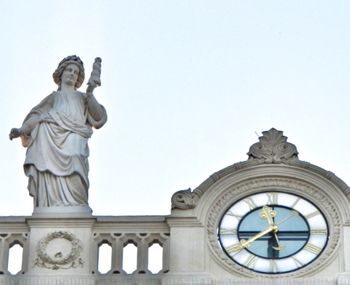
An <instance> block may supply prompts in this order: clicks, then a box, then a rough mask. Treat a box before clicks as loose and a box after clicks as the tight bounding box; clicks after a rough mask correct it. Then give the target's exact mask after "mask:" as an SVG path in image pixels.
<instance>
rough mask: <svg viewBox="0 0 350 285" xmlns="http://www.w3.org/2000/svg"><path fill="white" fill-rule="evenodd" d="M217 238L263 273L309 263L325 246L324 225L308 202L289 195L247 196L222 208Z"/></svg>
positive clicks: (242, 261)
mask: <svg viewBox="0 0 350 285" xmlns="http://www.w3.org/2000/svg"><path fill="white" fill-rule="evenodd" d="M217 235H218V241H219V244H220V246H221V248H222V250H223V251H224V252H225V254H226V255H227V256H228V257H229V258H230V259H231V260H232V261H234V262H235V263H236V264H238V265H239V266H242V267H244V268H246V269H248V270H252V271H254V272H258V273H263V274H283V273H288V272H293V271H297V270H300V269H301V268H304V267H305V266H308V265H309V264H310V263H312V262H313V261H315V260H316V259H317V258H318V257H319V256H320V255H321V254H322V252H323V250H324V249H325V248H326V246H327V242H328V238H329V229H328V224H327V221H326V219H325V216H324V215H323V213H322V212H321V211H320V209H319V208H318V207H317V206H316V205H315V204H313V203H312V202H311V201H309V200H307V199H305V198H303V197H301V196H298V195H294V194H290V193H284V192H272V191H271V192H264V193H257V194H252V195H249V196H246V197H244V198H242V199H240V200H238V201H236V202H235V203H233V204H232V205H231V206H229V208H228V209H227V210H226V211H225V212H224V214H223V216H222V218H221V221H220V223H219V226H218V231H217Z"/></svg>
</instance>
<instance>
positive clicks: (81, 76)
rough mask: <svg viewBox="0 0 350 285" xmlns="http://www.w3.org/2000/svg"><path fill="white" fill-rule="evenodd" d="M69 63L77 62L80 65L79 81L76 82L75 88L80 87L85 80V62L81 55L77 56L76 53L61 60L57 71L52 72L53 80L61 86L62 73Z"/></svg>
mask: <svg viewBox="0 0 350 285" xmlns="http://www.w3.org/2000/svg"><path fill="white" fill-rule="evenodd" d="M69 64H75V65H77V66H78V67H79V75H78V79H77V82H76V84H75V88H79V87H80V86H81V85H82V84H83V82H84V78H85V72H84V63H83V62H82V60H81V59H80V58H79V56H76V55H70V56H67V57H66V58H64V59H62V60H61V62H60V63H59V64H58V66H57V68H56V70H55V72H54V73H53V74H52V77H53V80H54V81H55V83H56V84H57V85H58V86H61V77H62V73H63V71H64V70H65V68H66V67H67V66H68V65H69Z"/></svg>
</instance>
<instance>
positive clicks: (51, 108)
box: [9, 55, 107, 209]
mask: <svg viewBox="0 0 350 285" xmlns="http://www.w3.org/2000/svg"><path fill="white" fill-rule="evenodd" d="M100 73H101V59H100V58H96V59H95V63H94V65H93V71H92V73H91V78H90V79H89V82H88V87H87V91H86V93H83V92H80V91H77V88H79V87H80V86H81V85H82V83H83V81H84V77H85V73H84V65H83V62H82V61H81V59H80V58H79V57H78V56H75V55H73V56H68V57H66V58H64V59H63V60H62V61H61V62H60V63H59V65H58V67H57V69H56V71H55V72H54V73H53V75H52V76H53V79H54V81H55V83H56V84H57V85H58V90H57V91H54V92H53V93H51V94H50V95H49V96H47V97H46V98H44V99H43V100H42V101H41V102H40V103H39V104H38V105H37V106H35V107H34V108H33V109H32V110H31V111H30V112H29V114H28V115H27V116H26V118H25V119H24V122H23V124H22V127H20V128H13V129H11V132H10V135H9V136H10V139H11V140H12V139H14V138H18V137H21V139H22V145H23V146H24V147H27V153H26V159H25V162H24V172H25V174H26V176H28V178H29V181H28V190H29V194H30V195H31V196H32V197H33V198H34V209H35V208H36V207H39V208H46V207H67V206H84V207H86V206H87V207H88V189H89V179H88V172H89V164H88V156H89V148H88V139H89V138H90V137H91V135H92V132H93V131H92V127H94V128H96V129H98V128H100V127H102V126H103V125H104V124H105V123H106V121H107V113H106V110H105V108H104V107H103V106H102V105H100V104H99V103H98V102H97V100H96V98H95V97H94V95H93V91H94V89H95V87H97V86H100V84H101V82H100Z"/></svg>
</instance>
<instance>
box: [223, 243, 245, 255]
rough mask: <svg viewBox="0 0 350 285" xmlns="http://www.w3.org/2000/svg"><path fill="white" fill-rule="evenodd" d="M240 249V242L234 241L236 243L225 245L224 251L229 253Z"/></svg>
mask: <svg viewBox="0 0 350 285" xmlns="http://www.w3.org/2000/svg"><path fill="white" fill-rule="evenodd" d="M242 249H243V246H242V245H241V244H240V243H236V244H233V245H230V246H228V247H226V251H227V252H228V253H230V254H231V253H238V252H240V251H241V250H242Z"/></svg>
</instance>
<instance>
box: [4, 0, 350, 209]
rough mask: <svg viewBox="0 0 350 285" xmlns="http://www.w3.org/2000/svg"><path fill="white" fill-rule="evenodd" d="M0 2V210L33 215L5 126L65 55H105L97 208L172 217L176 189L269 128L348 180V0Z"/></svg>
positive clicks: (96, 144) (40, 91) (94, 165)
mask: <svg viewBox="0 0 350 285" xmlns="http://www.w3.org/2000/svg"><path fill="white" fill-rule="evenodd" d="M0 11H1V17H0V35H1V44H0V54H1V56H2V58H1V62H2V68H1V76H0V86H1V87H2V88H1V89H2V90H1V93H0V94H1V95H0V96H1V106H0V108H1V119H2V124H1V136H0V144H1V147H0V151H1V154H0V157H1V160H2V169H1V206H0V215H30V214H31V213H32V210H33V208H32V198H31V197H30V196H29V195H28V191H27V188H26V187H27V178H26V177H25V175H24V173H23V169H22V164H23V161H24V157H25V149H24V148H23V147H22V146H21V144H20V141H19V140H15V141H10V140H9V139H8V134H9V131H10V129H11V128H12V127H20V126H21V123H22V121H23V119H24V117H25V115H26V114H27V112H28V111H29V110H30V109H31V108H32V107H33V106H35V105H36V104H37V103H39V102H40V101H41V99H43V98H44V97H45V96H47V95H48V94H50V93H51V92H52V91H53V90H55V89H56V88H57V87H56V85H55V84H54V82H53V80H52V76H51V75H52V73H53V71H54V70H55V68H56V66H57V64H58V63H59V61H60V60H61V59H62V58H63V57H65V56H67V55H71V54H77V55H79V56H80V57H81V58H82V60H83V61H84V63H85V69H86V74H87V77H88V76H89V74H90V72H91V68H92V63H93V60H94V58H95V57H96V56H100V57H101V58H102V86H101V87H100V88H99V89H98V90H96V92H95V95H96V97H97V98H98V100H99V101H100V102H101V103H102V104H103V105H104V106H105V107H106V108H107V112H108V116H109V120H108V122H107V124H106V125H105V126H104V127H103V128H102V129H100V130H97V131H95V132H94V135H93V137H92V139H91V140H90V151H91V156H90V182H91V187H90V198H89V201H90V206H91V208H92V209H93V211H94V212H93V214H95V215H130V214H132V215H134V214H138V215H154V214H169V213H170V200H171V196H172V194H173V193H174V192H176V191H178V190H182V189H187V188H189V187H191V188H192V189H194V188H196V187H197V186H198V185H199V184H200V183H201V182H203V181H204V180H205V179H206V178H207V177H208V176H210V175H211V174H212V173H214V172H216V171H218V170H220V169H222V168H224V167H226V166H228V165H231V164H233V163H235V162H238V161H243V160H246V158H247V156H246V153H247V151H248V149H249V147H250V145H252V144H253V143H255V142H257V141H258V137H257V135H256V132H257V133H258V134H259V135H261V132H262V131H264V130H268V129H270V128H271V127H275V128H277V129H279V130H283V131H284V134H285V135H286V136H288V138H289V141H290V142H292V143H294V144H296V146H297V148H298V150H299V153H300V154H299V158H300V159H302V160H306V161H309V162H311V163H313V164H316V165H319V166H321V167H323V168H325V169H327V170H331V171H332V172H334V173H335V174H336V175H338V176H339V177H340V178H341V179H343V180H344V181H345V182H346V183H350V151H349V141H350V132H349V123H350V99H349V97H350V96H349V95H350V87H349V82H350V81H349V79H350V57H349V53H350V17H349V12H350V1H345V0H344V1H335V0H332V1H330V0H329V1H320V0H309V1H305V0H299V1H298V0H290V1H280V0H276V1H268V0H266V1H262V0H255V1H254V0H241V1H234V0H230V1H223V0H221V1H220V0H215V1H204V0H203V1H199V0H198V1H195V0H192V1H191V0H178V1H175V0H174V1H169V0H153V1H146V0H139V1H136V0H124V1H117V0H116V1H112V0H100V1H88V0H81V1H78V0H75V1H74V0H65V1H63V0H60V1H53V0H51V1H47V0H42V1H39V0H31V1H28V0H22V1H20V0H0ZM85 84H86V82H85V83H84V85H83V87H82V88H81V89H80V90H83V91H84V90H85V88H86V87H85V86H86V85H85Z"/></svg>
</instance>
